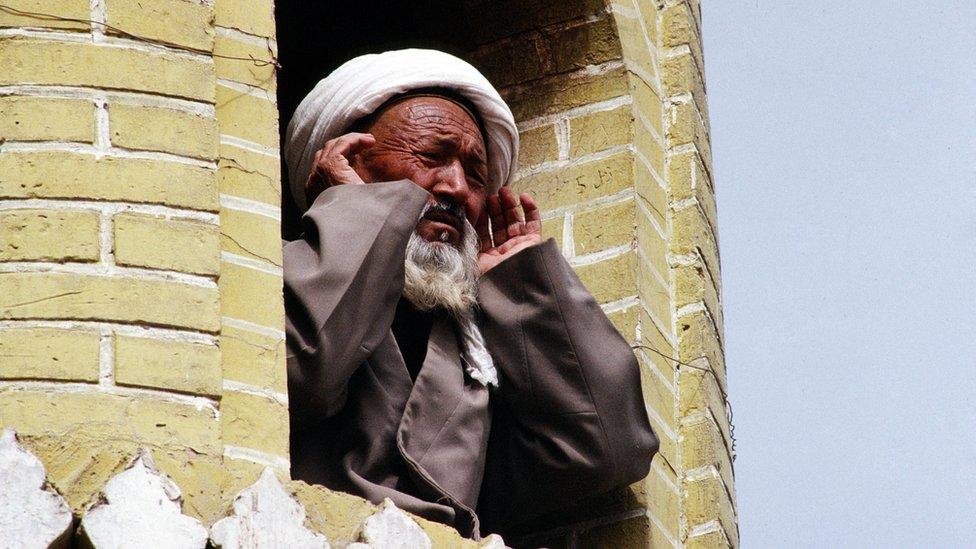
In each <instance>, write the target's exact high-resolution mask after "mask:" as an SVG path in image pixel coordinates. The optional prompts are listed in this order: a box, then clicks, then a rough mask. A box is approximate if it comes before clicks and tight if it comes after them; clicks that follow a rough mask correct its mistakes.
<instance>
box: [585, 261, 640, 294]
mask: <svg viewBox="0 0 976 549" xmlns="http://www.w3.org/2000/svg"><path fill="white" fill-rule="evenodd" d="M636 263H637V254H636V253H634V252H633V251H629V252H627V253H624V254H621V255H618V256H616V257H613V258H610V259H605V260H603V261H599V262H597V263H591V264H589V265H582V266H579V267H576V274H577V275H579V278H580V280H581V281H582V282H583V285H585V286H586V288H587V289H588V290H589V291H590V293H592V294H593V297H595V298H596V300H597V302H598V303H607V302H610V301H616V300H618V299H623V298H625V297H627V296H629V295H634V291H635V290H636V289H637V280H636Z"/></svg>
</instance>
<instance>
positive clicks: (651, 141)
mask: <svg viewBox="0 0 976 549" xmlns="http://www.w3.org/2000/svg"><path fill="white" fill-rule="evenodd" d="M633 143H634V147H635V148H636V149H637V151H638V152H639V153H641V155H643V156H644V158H646V159H647V162H648V163H649V164H650V166H649V168H650V169H651V170H653V171H654V173H655V174H657V176H658V177H659V178H661V179H662V180H663V179H664V174H665V173H667V172H666V171H665V164H666V159H665V154H664V142H663V140H662V139H659V138H657V137H655V135H654V134H653V133H651V132H650V131H648V130H647V127H646V126H644V124H642V123H639V124H637V125H636V126H635V127H634V137H633Z"/></svg>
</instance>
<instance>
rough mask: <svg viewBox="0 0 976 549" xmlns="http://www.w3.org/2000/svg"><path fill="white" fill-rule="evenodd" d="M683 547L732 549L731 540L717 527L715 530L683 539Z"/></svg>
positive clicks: (691, 548)
mask: <svg viewBox="0 0 976 549" xmlns="http://www.w3.org/2000/svg"><path fill="white" fill-rule="evenodd" d="M685 547H687V548H688V549H732V547H733V545H732V542H730V541H729V538H728V536H726V535H725V531H724V530H723V529H722V528H721V526H719V527H718V529H717V530H709V531H708V532H705V533H704V534H700V535H697V536H694V537H690V538H688V539H687V540H685Z"/></svg>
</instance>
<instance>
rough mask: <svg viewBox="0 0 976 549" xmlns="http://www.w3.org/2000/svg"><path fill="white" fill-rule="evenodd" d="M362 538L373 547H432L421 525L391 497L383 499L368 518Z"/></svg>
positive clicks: (419, 548)
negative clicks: (378, 508) (376, 509)
mask: <svg viewBox="0 0 976 549" xmlns="http://www.w3.org/2000/svg"><path fill="white" fill-rule="evenodd" d="M360 540H361V541H363V542H364V543H365V544H366V545H367V546H368V547H371V548H372V549H430V548H431V543H430V538H429V537H427V534H426V533H425V532H424V531H423V530H422V529H421V528H420V525H418V524H417V523H416V522H414V520H413V519H412V518H410V515H408V514H406V513H404V512H403V511H402V510H400V508H398V507H397V506H396V505H394V504H393V501H391V500H390V499H389V498H387V499H384V500H383V503H381V504H380V510H379V511H378V512H376V513H374V514H373V515H372V516H370V517H369V518H368V519H366V522H365V523H364V524H363V531H362V534H360ZM350 547H351V546H350ZM360 547H361V546H360Z"/></svg>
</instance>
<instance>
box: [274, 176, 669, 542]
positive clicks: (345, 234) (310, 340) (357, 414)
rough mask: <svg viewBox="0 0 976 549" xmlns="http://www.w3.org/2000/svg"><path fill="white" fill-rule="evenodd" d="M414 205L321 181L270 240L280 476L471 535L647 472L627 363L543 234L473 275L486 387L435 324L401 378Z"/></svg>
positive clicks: (649, 448)
mask: <svg viewBox="0 0 976 549" xmlns="http://www.w3.org/2000/svg"><path fill="white" fill-rule="evenodd" d="M428 197H429V195H428V193H427V191H425V190H423V189H421V188H420V187H418V186H416V185H414V184H413V183H411V182H409V181H397V182H391V183H373V184H369V185H342V186H337V187H333V188H330V189H328V190H326V191H325V192H324V193H322V194H321V195H320V196H319V197H318V199H317V200H316V201H315V203H314V204H313V205H312V207H311V208H310V209H309V211H308V213H306V214H305V217H304V218H303V229H304V234H303V236H302V238H301V239H300V240H296V241H294V242H290V243H288V244H286V246H285V249H284V261H285V309H286V313H287V326H286V329H287V345H288V392H289V398H290V402H291V460H292V474H293V476H294V477H295V478H299V479H303V480H305V481H307V482H311V483H316V484H323V485H325V486H328V487H330V488H333V489H337V490H342V491H346V492H351V493H353V494H357V495H360V496H362V497H364V498H366V499H369V500H371V501H373V502H379V501H380V500H382V499H383V498H385V497H389V498H391V499H392V500H393V501H394V502H395V503H396V504H397V505H398V506H400V507H402V508H404V509H407V510H408V511H411V512H414V513H416V514H418V515H421V516H424V517H427V518H430V519H432V520H437V521H440V522H444V523H447V524H452V525H454V526H455V527H457V528H458V529H459V530H460V531H461V532H463V533H466V534H468V535H474V536H478V535H479V530H480V531H489V530H490V531H499V530H504V529H505V528H506V527H507V526H510V525H513V524H516V523H518V522H521V521H523V520H526V519H529V518H532V517H533V516H536V515H538V514H540V513H543V512H546V511H549V510H551V509H553V508H556V507H558V506H560V505H565V504H567V503H570V502H572V501H574V500H577V499H579V498H582V497H585V496H587V495H591V494H597V493H601V492H605V491H608V490H610V489H613V488H616V487H619V486H622V485H625V484H627V483H630V482H633V481H636V480H637V479H640V478H642V477H643V476H644V475H646V474H647V471H648V468H649V465H650V461H651V457H652V456H653V454H654V452H655V451H656V450H657V446H658V441H657V438H656V437H655V436H654V433H653V432H652V431H651V428H650V425H649V424H648V421H647V414H646V412H645V409H644V402H643V399H642V398H641V393H640V378H639V372H638V369H637V368H638V366H637V363H636V361H635V360H634V355H633V353H632V351H631V349H630V347H629V346H628V345H627V343H626V342H625V341H624V339H623V338H622V337H621V336H620V335H619V334H618V333H617V332H616V330H614V328H613V326H612V325H611V324H610V322H609V321H608V320H607V318H606V316H605V315H604V314H603V312H602V311H601V310H600V307H599V306H598V305H597V304H596V302H595V301H594V299H593V298H592V297H591V296H590V294H589V293H588V292H587V291H586V289H585V288H584V287H583V285H582V284H581V283H580V281H579V280H578V279H577V278H576V276H575V274H574V273H573V271H572V269H571V268H570V266H569V265H568V264H567V263H566V261H565V260H564V259H563V257H562V256H561V255H560V253H559V251H558V249H557V248H556V246H555V243H554V242H553V241H552V240H550V241H548V242H545V243H543V244H541V245H538V246H533V247H531V248H528V249H526V250H523V251H521V252H519V253H518V254H517V255H515V256H513V257H511V258H509V259H507V260H505V261H504V262H502V263H501V264H499V265H498V266H496V267H495V268H493V269H492V270H491V271H489V272H488V273H487V274H486V275H485V276H483V277H482V279H481V282H480V297H479V302H480V305H481V308H482V318H481V325H482V330H483V333H484V336H485V340H486V343H487V347H488V349H489V351H490V352H491V355H492V357H493V359H494V362H495V365H496V367H497V368H498V369H499V373H500V375H499V377H500V383H499V388H498V389H497V390H496V389H492V390H490V391H489V389H487V388H485V387H483V386H482V385H481V384H480V383H478V382H476V381H471V380H470V379H468V378H467V377H466V376H465V375H464V372H463V368H462V365H461V360H462V358H461V356H460V353H459V350H458V339H457V337H456V334H455V327H454V324H453V323H452V322H451V321H450V320H448V318H447V317H446V316H444V317H441V318H440V319H439V320H438V321H436V322H435V323H434V326H433V328H432V330H431V335H430V338H429V341H428V350H427V356H426V358H425V360H424V363H423V367H422V369H421V370H420V373H419V375H418V377H417V379H416V381H412V380H411V378H410V375H409V374H408V371H407V368H406V366H405V364H404V360H403V358H402V356H401V354H400V350H399V348H398V346H397V343H396V341H395V339H394V336H393V334H392V332H391V329H390V326H391V323H392V322H393V316H394V311H395V308H396V304H397V302H398V301H399V299H400V297H401V294H402V288H403V268H404V267H403V263H404V253H405V249H406V243H407V239H408V238H409V236H410V234H411V232H412V231H413V230H414V228H415V227H416V224H417V219H418V217H419V215H420V212H421V210H422V209H423V206H424V204H425V202H426V201H427V200H428ZM476 510H477V513H476ZM479 523H481V524H479Z"/></svg>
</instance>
